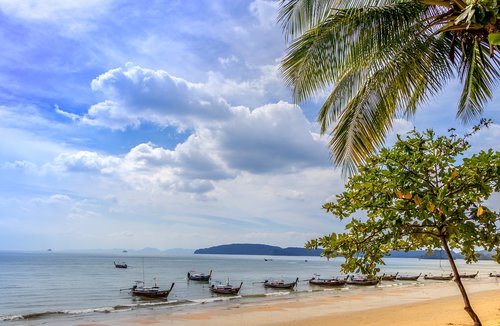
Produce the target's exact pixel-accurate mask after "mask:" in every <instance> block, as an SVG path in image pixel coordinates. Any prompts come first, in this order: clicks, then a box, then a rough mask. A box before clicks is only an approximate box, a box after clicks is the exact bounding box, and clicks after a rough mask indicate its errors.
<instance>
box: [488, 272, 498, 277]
mask: <svg viewBox="0 0 500 326" xmlns="http://www.w3.org/2000/svg"><path fill="white" fill-rule="evenodd" d="M490 277H500V274H493V273H490Z"/></svg>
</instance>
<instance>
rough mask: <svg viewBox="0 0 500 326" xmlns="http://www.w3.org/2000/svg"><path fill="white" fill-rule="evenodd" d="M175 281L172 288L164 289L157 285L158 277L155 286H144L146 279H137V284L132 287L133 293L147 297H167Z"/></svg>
mask: <svg viewBox="0 0 500 326" xmlns="http://www.w3.org/2000/svg"><path fill="white" fill-rule="evenodd" d="M174 284H175V283H172V286H170V289H168V290H162V289H160V288H159V287H158V286H157V285H156V279H155V282H154V286H153V287H150V288H147V287H144V281H135V285H134V286H133V287H132V288H131V289H130V290H131V291H130V292H131V293H132V295H134V296H138V297H142V298H147V299H166V298H167V297H168V295H169V294H170V292H171V291H172V289H173V287H174Z"/></svg>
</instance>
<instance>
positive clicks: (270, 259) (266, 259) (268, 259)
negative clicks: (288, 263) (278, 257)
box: [264, 258, 273, 261]
mask: <svg viewBox="0 0 500 326" xmlns="http://www.w3.org/2000/svg"><path fill="white" fill-rule="evenodd" d="M264 261H273V259H272V258H264Z"/></svg>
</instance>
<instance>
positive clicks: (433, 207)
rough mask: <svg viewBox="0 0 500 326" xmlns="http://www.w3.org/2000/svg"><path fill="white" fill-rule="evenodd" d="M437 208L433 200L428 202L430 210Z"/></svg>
mask: <svg viewBox="0 0 500 326" xmlns="http://www.w3.org/2000/svg"><path fill="white" fill-rule="evenodd" d="M435 208H436V206H435V205H434V203H432V202H428V203H427V209H428V210H429V212H431V213H432V212H434V209H435Z"/></svg>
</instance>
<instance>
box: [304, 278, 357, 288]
mask: <svg viewBox="0 0 500 326" xmlns="http://www.w3.org/2000/svg"><path fill="white" fill-rule="evenodd" d="M348 277H349V276H347V277H346V278H345V279H341V278H338V277H334V278H314V277H313V278H312V279H310V280H309V284H311V285H319V286H343V285H345V283H346V280H347V278H348Z"/></svg>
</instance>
